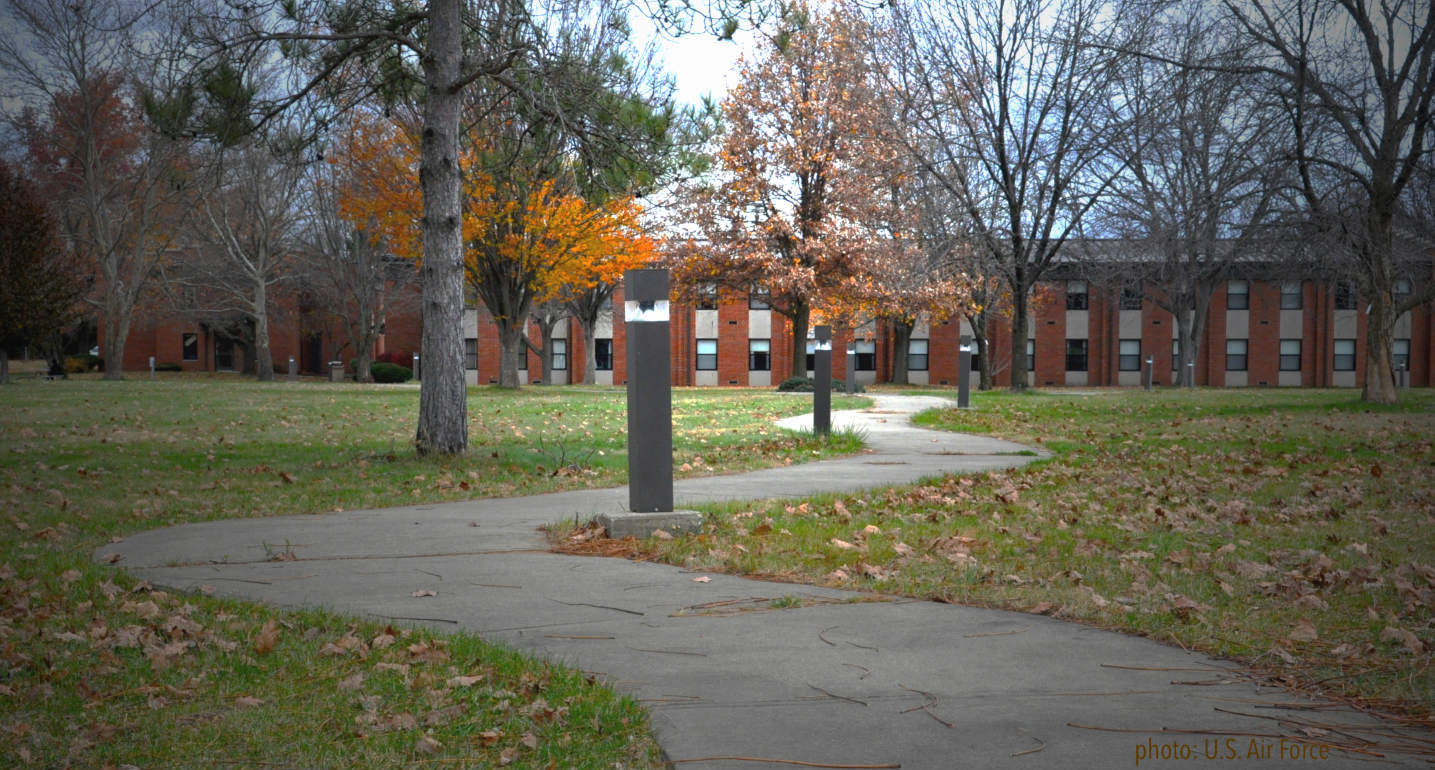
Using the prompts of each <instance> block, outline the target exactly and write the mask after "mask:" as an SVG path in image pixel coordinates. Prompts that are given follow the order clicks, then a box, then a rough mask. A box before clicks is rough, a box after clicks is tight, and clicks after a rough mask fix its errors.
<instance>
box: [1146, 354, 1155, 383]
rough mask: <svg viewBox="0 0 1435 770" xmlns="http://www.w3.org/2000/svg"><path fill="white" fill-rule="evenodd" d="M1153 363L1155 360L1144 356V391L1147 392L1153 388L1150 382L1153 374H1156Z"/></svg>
mask: <svg viewBox="0 0 1435 770" xmlns="http://www.w3.org/2000/svg"><path fill="white" fill-rule="evenodd" d="M1155 361H1156V359H1155V358H1154V357H1153V356H1146V389H1147V390H1150V389H1151V388H1152V387H1153V382H1152V380H1153V378H1154V377H1155V374H1156V367H1155V366H1154V365H1153V364H1154V363H1155Z"/></svg>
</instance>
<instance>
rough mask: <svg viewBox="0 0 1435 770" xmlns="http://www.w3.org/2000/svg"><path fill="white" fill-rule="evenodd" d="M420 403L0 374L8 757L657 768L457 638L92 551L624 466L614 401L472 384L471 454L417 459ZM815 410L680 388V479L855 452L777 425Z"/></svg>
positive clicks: (512, 656) (630, 715)
mask: <svg viewBox="0 0 1435 770" xmlns="http://www.w3.org/2000/svg"><path fill="white" fill-rule="evenodd" d="M417 399H418V391H417V390H416V389H413V388H386V387H373V386H354V385H332V386H331V385H327V384H314V383H303V384H295V385H290V384H284V383H276V384H260V383H253V382H248V381H242V380H236V379H228V378H207V377H186V376H183V375H177V376H173V377H169V376H166V377H161V378H160V379H158V380H156V381H153V382H151V381H149V380H147V379H135V380H130V381H126V382H120V383H110V382H102V381H99V380H97V379H87V378H75V379H72V380H70V381H66V382H43V381H28V382H21V383H19V384H15V385H12V386H7V387H4V388H0V436H3V438H0V503H3V509H4V511H5V513H4V514H3V517H0V533H3V534H0V765H3V766H6V767H12V766H13V767H19V766H25V765H30V764H33V765H36V766H79V767H101V766H106V765H120V764H134V765H138V766H142V767H211V766H215V765H217V764H228V763H239V764H245V763H252V764H265V763H268V764H279V765H284V766H298V767H315V768H320V767H325V768H327V767H333V768H346V767H389V766H405V765H409V764H418V763H429V762H433V761H434V760H443V761H457V762H460V763H468V764H470V765H472V766H480V767H494V766H499V765H501V764H504V762H505V760H509V761H512V762H513V763H514V764H515V766H533V767H546V766H549V764H550V762H556V763H558V764H559V765H561V766H564V767H573V766H580V765H575V764H574V762H575V761H576V760H575V758H578V757H581V758H582V759H581V762H582V764H581V766H583V767H594V768H597V767H604V768H611V767H614V766H624V767H658V766H660V755H659V752H658V750H657V747H656V744H655V743H654V742H653V740H652V738H651V736H650V735H649V733H648V728H647V721H646V715H645V713H644V712H643V710H642V709H641V708H640V707H639V706H638V705H637V704H636V703H634V702H633V701H631V700H630V699H627V698H620V697H618V696H616V695H614V694H613V692H612V691H611V690H609V689H607V688H605V687H600V686H597V685H595V684H593V683H591V682H588V681H585V680H584V678H583V677H582V675H580V674H577V673H574V672H571V671H568V670H565V669H562V668H561V667H556V666H552V665H549V664H546V663H543V662H540V661H535V660H531V659H528V658H525V657H523V656H521V655H519V654H517V653H515V652H513V651H512V650H510V649H508V648H505V647H502V646H497V645H492V644H488V643H486V642H484V641H482V640H480V639H478V638H476V637H474V636H472V635H466V634H440V633H436V632H433V631H430V630H425V629H411V628H394V627H390V626H384V625H376V624H373V623H367V622H359V621H355V620H353V619H349V618H343V617H340V616H336V615H333V614H328V613H322V612H284V611H278V610H273V609H268V608H264V607H261V606H257V605H253V604H248V603H244V602H236V601H230V600H223V599H217V598H214V597H210V596H205V595H202V594H196V595H174V594H168V593H165V592H161V591H155V590H153V589H152V587H150V586H148V585H147V584H143V583H138V582H136V581H135V580H133V579H132V578H131V577H130V576H129V575H127V574H126V573H125V572H124V571H123V570H113V569H109V568H105V567H99V566H95V565H92V564H91V563H90V562H89V558H88V555H89V554H90V553H91V552H92V551H94V550H95V549H97V548H99V547H100V546H102V545H103V544H104V543H106V542H108V541H109V540H110V539H112V538H115V537H122V536H124V535H127V534H130V533H132V532H135V531H139V530H145V529H153V528H156V527H160V526H167V525H173V524H181V523H186V522H193V521H203V520H208V519H217V518H232V517H242V516H267V515H278V514H291V513H318V512H324V511H332V510H342V509H355V508H368V507H380V506H387V505H399V504H412V503H416V502H438V501H445V500H461V499H471V498H477V497H492V496H506V495H514V494H528V493H534V492H543V491H550V490H557V489H572V488H581V487H587V486H605V485H612V484H620V483H623V481H624V480H625V476H626V457H625V446H624V434H625V428H626V426H625V422H624V421H625V412H624V406H623V402H624V394H623V393H622V391H619V390H614V389H597V388H576V387H574V388H529V389H524V390H521V391H519V392H516V393H514V392H505V391H499V390H496V389H477V390H473V391H470V399H469V417H470V425H469V431H470V441H471V444H470V447H471V448H470V451H469V453H468V454H467V455H465V456H463V457H459V458H438V459H421V458H417V457H415V456H414V454H413V452H412V451H411V449H410V442H411V440H412V436H413V433H414V420H415V418H416V415H417ZM842 403H843V402H839V404H842ZM863 403H866V402H865V401H864V400H861V399H856V400H851V401H848V402H845V404H844V405H846V406H849V407H850V406H857V405H861V404H863ZM809 408H810V401H806V400H803V399H800V398H791V397H784V396H778V395H775V394H771V393H762V392H753V391H730V390H723V391H697V390H685V391H684V390H680V391H677V392H676V393H675V396H674V414H675V421H676V423H677V428H676V430H675V435H674V444H675V458H676V461H677V464H678V465H679V466H680V469H679V471H678V475H679V476H684V475H698V474H707V473H722V472H729V471H732V470H739V469H744V468H750V467H761V466H765V465H774V464H784V463H788V462H796V461H800V460H806V459H808V458H812V457H814V456H817V457H821V456H827V455H829V454H836V453H840V452H847V451H855V448H856V447H854V446H851V445H838V444H829V443H823V442H817V441H814V440H812V439H810V438H804V437H802V436H798V435H794V434H790V433H787V432H783V431H779V430H776V429H774V428H773V427H772V425H771V422H772V421H773V420H774V419H777V418H779V417H783V416H788V415H793V414H798V413H801V412H803V411H805V410H807V409H809ZM682 466H686V468H682ZM268 545H269V548H270V551H271V558H275V559H283V558H285V553H286V552H287V551H288V550H289V549H288V546H287V544H285V543H270V544H268Z"/></svg>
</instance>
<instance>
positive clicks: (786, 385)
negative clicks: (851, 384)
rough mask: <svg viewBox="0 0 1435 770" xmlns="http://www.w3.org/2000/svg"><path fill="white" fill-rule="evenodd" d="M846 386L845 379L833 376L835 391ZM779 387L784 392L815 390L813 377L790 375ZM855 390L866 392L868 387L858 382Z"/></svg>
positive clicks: (841, 389) (833, 388) (809, 391)
mask: <svg viewBox="0 0 1435 770" xmlns="http://www.w3.org/2000/svg"><path fill="white" fill-rule="evenodd" d="M846 387H847V383H846V382H844V381H843V380H839V379H837V378H836V377H833V378H832V390H833V392H837V391H843V390H845V389H846ZM777 389H778V391H779V392H783V393H811V392H812V390H813V385H812V378H811V377H789V378H787V379H785V380H783V381H782V384H781V385H778V386H777ZM855 392H857V393H866V392H867V389H866V388H865V387H863V386H862V385H861V384H858V385H857V389H856V391H855Z"/></svg>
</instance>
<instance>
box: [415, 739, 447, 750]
mask: <svg viewBox="0 0 1435 770" xmlns="http://www.w3.org/2000/svg"><path fill="white" fill-rule="evenodd" d="M441 748H443V744H442V743H439V742H438V741H436V740H434V738H433V736H431V735H425V736H424V737H422V738H420V739H419V740H418V743H415V744H414V751H417V752H418V753H420V754H433V753H435V752H437V751H438V750H439V749H441Z"/></svg>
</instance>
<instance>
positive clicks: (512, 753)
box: [498, 748, 518, 767]
mask: <svg viewBox="0 0 1435 770" xmlns="http://www.w3.org/2000/svg"><path fill="white" fill-rule="evenodd" d="M515 759H518V749H516V748H508V749H504V750H503V751H501V752H499V754H498V766H499V767H508V766H509V765H511V764H513V760H515Z"/></svg>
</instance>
